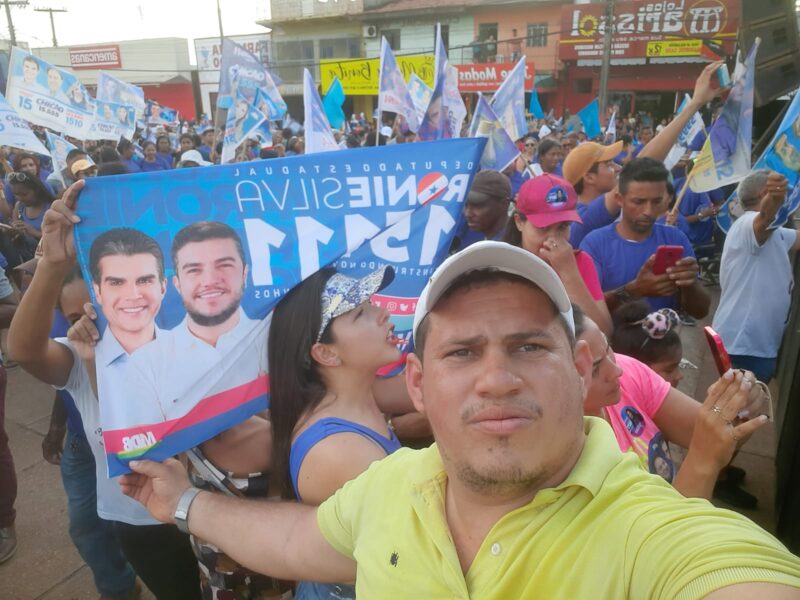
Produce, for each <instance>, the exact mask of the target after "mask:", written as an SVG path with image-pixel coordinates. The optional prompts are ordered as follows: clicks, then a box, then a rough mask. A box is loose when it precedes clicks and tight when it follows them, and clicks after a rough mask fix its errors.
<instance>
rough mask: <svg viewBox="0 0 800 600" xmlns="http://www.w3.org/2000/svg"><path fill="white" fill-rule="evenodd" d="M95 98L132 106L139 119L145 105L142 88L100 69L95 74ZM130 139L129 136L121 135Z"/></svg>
mask: <svg viewBox="0 0 800 600" xmlns="http://www.w3.org/2000/svg"><path fill="white" fill-rule="evenodd" d="M96 97H97V100H102V101H103V102H114V103H115V104H127V105H130V106H133V108H134V109H135V111H136V118H137V119H141V118H142V115H144V109H145V106H146V103H145V99H144V90H143V89H142V88H140V87H139V86H138V85H133V84H132V83H127V82H125V81H122V80H121V79H117V78H116V77H114V76H112V75H109V74H108V73H106V72H105V71H100V74H99V75H98V76H97V94H96ZM123 137H126V138H128V139H131V138H130V136H127V135H125V136H123Z"/></svg>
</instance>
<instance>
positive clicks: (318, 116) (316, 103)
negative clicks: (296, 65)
mask: <svg viewBox="0 0 800 600" xmlns="http://www.w3.org/2000/svg"><path fill="white" fill-rule="evenodd" d="M303 71H304V72H303V108H304V112H305V122H304V123H303V126H304V127H305V137H306V154H314V153H316V152H329V151H332V150H341V148H339V144H337V143H336V138H334V137H333V132H332V131H331V124H330V123H328V117H326V116H325V110H324V109H323V108H322V100H320V98H319V93H318V92H317V84H316V83H314V78H313V77H312V76H311V73H310V72H309V70H308V69H303Z"/></svg>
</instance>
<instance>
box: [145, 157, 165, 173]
mask: <svg viewBox="0 0 800 600" xmlns="http://www.w3.org/2000/svg"><path fill="white" fill-rule="evenodd" d="M139 168H140V169H141V170H142V172H144V173H149V172H150V171H168V170H169V169H170V167H167V166H166V165H164V163H163V162H162V161H160V160H158V158H156V159H155V160H154V161H153V162H147V161H146V160H143V161H142V162H140V163H139Z"/></svg>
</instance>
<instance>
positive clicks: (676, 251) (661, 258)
mask: <svg viewBox="0 0 800 600" xmlns="http://www.w3.org/2000/svg"><path fill="white" fill-rule="evenodd" d="M682 258H683V246H659V247H658V248H656V259H655V262H653V274H654V275H663V274H664V273H666V272H667V269H669V268H670V267H674V266H675V263H677V262H678V261H679V260H680V259H682Z"/></svg>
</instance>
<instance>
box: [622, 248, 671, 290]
mask: <svg viewBox="0 0 800 600" xmlns="http://www.w3.org/2000/svg"><path fill="white" fill-rule="evenodd" d="M655 261H656V255H655V254H652V255H651V256H650V258H648V259H647V261H646V262H645V263H644V264H643V265H642V268H641V269H639V274H638V275H637V276H636V279H634V280H633V281H631V282H630V283H628V284H627V285H626V286H625V287H626V289H627V290H628V291H629V292H630V293H632V294H635V295H636V296H672V295H673V294H674V293H675V292H677V291H678V288H677V286H676V285H675V283H676V282H675V280H674V279H673V278H672V277H670V274H669V273H662V274H661V275H656V274H655V273H653V264H654V263H655Z"/></svg>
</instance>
